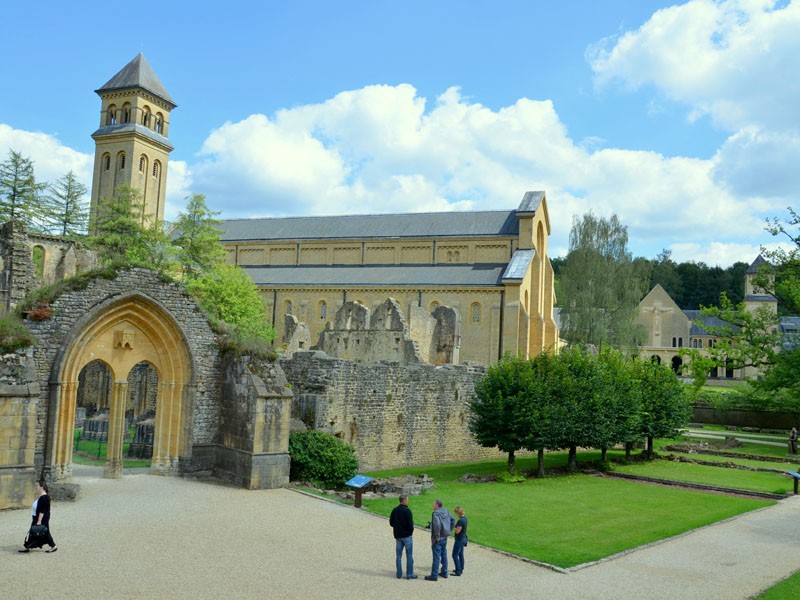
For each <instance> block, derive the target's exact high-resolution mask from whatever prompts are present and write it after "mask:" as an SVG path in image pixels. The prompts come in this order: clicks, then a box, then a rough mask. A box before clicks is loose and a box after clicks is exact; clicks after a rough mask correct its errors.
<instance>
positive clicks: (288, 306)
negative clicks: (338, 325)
mask: <svg viewBox="0 0 800 600" xmlns="http://www.w3.org/2000/svg"><path fill="white" fill-rule="evenodd" d="M292 308H293V306H292V301H291V300H287V301H286V302H285V303H284V314H287V315H291V314H292ZM437 308H439V303H438V302H437V301H436V300H434V301H433V302H431V304H430V306H429V309H430V311H431V312H433V311H434V310H436V309H437ZM317 309H318V310H317V314H318V315H319V318H320V319H323V320H324V319H327V318H328V303H327V302H325V300H320V301H319V304H318V305H317ZM469 314H470V318H471V320H472V322H473V323H480V322H481V305H480V303H479V302H473V303H472V304H471V305H470V308H469Z"/></svg>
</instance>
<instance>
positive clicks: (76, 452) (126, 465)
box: [72, 429, 150, 469]
mask: <svg viewBox="0 0 800 600" xmlns="http://www.w3.org/2000/svg"><path fill="white" fill-rule="evenodd" d="M80 436H81V430H80V429H76V430H75V434H74V439H73V442H74V443H73V446H72V448H73V453H72V462H74V463H76V464H79V465H98V466H102V465H104V464H105V462H106V449H107V447H108V444H107V443H105V442H98V441H94V440H82V439H80ZM129 446H130V444H129V443H128V442H125V443H123V444H122V468H123V469H142V468H146V467H149V466H150V461H149V460H142V459H133V458H130V459H129V458H126V456H127V453H128V447H129Z"/></svg>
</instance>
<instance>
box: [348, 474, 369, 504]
mask: <svg viewBox="0 0 800 600" xmlns="http://www.w3.org/2000/svg"><path fill="white" fill-rule="evenodd" d="M370 481H372V477H367V476H366V475H356V476H355V477H353V478H352V479H351V480H350V481H348V482H346V483H345V485H347V486H350V487H351V488H353V489H354V490H355V493H356V500H355V502H354V503H353V506H355V507H356V508H361V495H362V494H363V493H364V486H366V485H367V484H368V483H369V482H370Z"/></svg>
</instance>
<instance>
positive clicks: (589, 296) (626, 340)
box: [561, 213, 650, 349]
mask: <svg viewBox="0 0 800 600" xmlns="http://www.w3.org/2000/svg"><path fill="white" fill-rule="evenodd" d="M627 244H628V230H627V228H626V227H625V226H623V225H622V224H621V223H620V222H619V219H618V218H617V216H616V215H613V216H612V217H611V218H610V219H607V220H606V219H603V218H598V217H595V216H594V215H593V214H591V213H588V214H585V215H584V216H583V217H582V218H580V219H578V218H577V217H575V218H574V219H573V222H572V230H571V231H570V237H569V247H570V250H569V254H567V258H566V261H565V262H564V266H563V268H562V273H561V293H562V295H563V300H562V302H561V304H562V307H563V308H562V310H561V318H562V324H563V326H562V331H563V334H564V337H565V338H566V339H567V341H569V342H570V343H580V344H593V345H595V346H603V345H610V346H612V347H614V348H620V349H632V348H633V347H635V346H636V343H637V340H638V339H639V338H641V336H642V335H643V332H642V331H641V327H639V326H638V325H637V324H636V321H635V319H636V308H637V306H638V305H639V302H640V301H641V299H642V297H644V295H645V293H646V292H647V286H648V284H649V281H650V272H649V269H650V265H649V263H648V262H647V261H633V260H632V258H631V254H630V253H629V252H628V249H627Z"/></svg>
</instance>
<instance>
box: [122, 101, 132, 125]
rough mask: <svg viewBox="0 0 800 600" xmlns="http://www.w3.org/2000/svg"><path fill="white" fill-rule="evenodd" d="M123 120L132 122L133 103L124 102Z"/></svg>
mask: <svg viewBox="0 0 800 600" xmlns="http://www.w3.org/2000/svg"><path fill="white" fill-rule="evenodd" d="M122 122H123V123H130V122H131V105H130V104H124V105H123V106H122Z"/></svg>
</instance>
